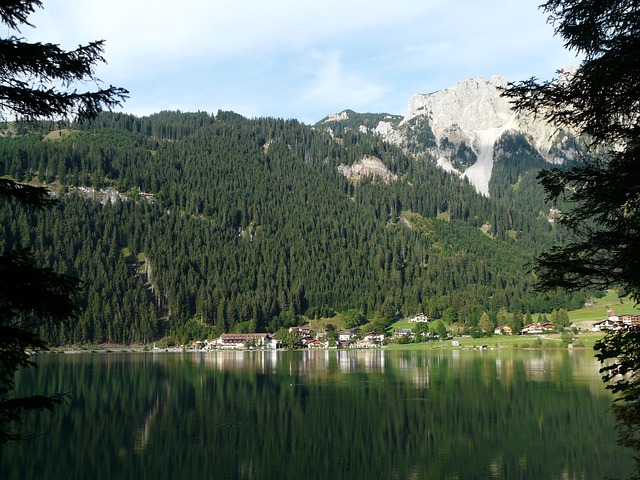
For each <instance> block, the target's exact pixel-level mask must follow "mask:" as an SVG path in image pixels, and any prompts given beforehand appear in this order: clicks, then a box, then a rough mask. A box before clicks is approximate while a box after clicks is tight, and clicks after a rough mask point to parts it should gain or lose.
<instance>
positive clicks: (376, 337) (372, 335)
mask: <svg viewBox="0 0 640 480" xmlns="http://www.w3.org/2000/svg"><path fill="white" fill-rule="evenodd" d="M363 340H368V341H370V342H376V343H382V342H384V334H383V333H378V332H376V331H375V330H374V331H373V332H368V333H365V334H364V337H363Z"/></svg>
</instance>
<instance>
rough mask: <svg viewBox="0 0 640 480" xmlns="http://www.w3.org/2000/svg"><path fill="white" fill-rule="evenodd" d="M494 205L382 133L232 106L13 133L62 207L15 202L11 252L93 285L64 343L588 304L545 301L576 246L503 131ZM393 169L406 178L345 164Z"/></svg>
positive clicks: (5, 133)
mask: <svg viewBox="0 0 640 480" xmlns="http://www.w3.org/2000/svg"><path fill="white" fill-rule="evenodd" d="M496 151H497V152H498V153H497V157H496V166H495V169H496V171H497V172H499V174H498V175H495V178H496V180H494V181H492V184H491V185H490V189H491V198H487V197H483V196H481V195H479V194H477V193H476V192H475V190H474V188H473V187H472V186H471V185H469V184H468V183H467V182H466V181H463V180H461V179H460V178H458V177H457V176H453V175H450V174H447V173H445V172H443V171H442V170H440V169H438V168H437V167H436V166H435V164H434V163H433V162H431V161H428V159H424V158H419V159H417V158H414V157H412V156H410V155H408V154H406V153H404V152H403V151H402V150H400V149H399V148H397V147H395V146H392V145H390V144H387V143H385V142H383V141H382V140H381V139H380V138H378V137H376V136H373V135H368V134H362V133H357V131H350V130H345V131H344V132H343V133H340V134H336V133H332V132H330V131H328V130H324V129H322V128H317V127H311V126H308V125H304V124H301V123H299V122H297V121H295V120H281V119H273V118H260V119H246V118H244V117H242V116H240V115H237V114H235V113H232V112H218V113H217V114H216V115H211V114H207V113H180V112H162V113H158V114H155V115H151V116H148V117H136V116H133V115H127V114H117V113H104V114H102V115H100V116H99V117H98V118H97V119H96V120H94V121H93V122H91V123H89V124H82V125H79V124H78V125H76V124H61V123H56V124H39V125H32V124H20V123H18V124H5V125H3V126H0V176H7V177H10V178H12V179H15V180H18V181H20V182H27V183H34V184H39V185H46V186H47V187H49V188H50V189H51V191H52V192H53V194H54V195H55V196H56V197H57V198H58V200H59V201H58V203H57V204H56V205H55V206H54V207H53V208H51V209H47V210H45V211H43V212H37V213H34V212H32V211H30V210H28V209H25V208H24V207H21V206H19V205H13V204H8V203H3V204H2V205H0V217H1V221H2V229H1V230H0V244H1V245H0V246H2V248H3V249H4V250H11V249H13V248H15V247H17V246H26V247H29V248H30V249H31V251H32V254H33V257H34V260H35V261H36V264H38V265H40V266H43V267H51V268H52V269H54V270H55V271H57V272H60V273H65V274H69V275H73V276H76V277H79V278H80V279H81V280H82V282H83V289H82V293H81V295H80V296H79V298H78V299H77V302H78V303H79V305H80V306H81V308H82V313H81V315H80V317H79V318H78V319H77V321H75V322H73V323H72V324H70V325H66V326H64V327H61V328H55V329H51V330H50V331H46V332H41V333H43V334H44V335H45V337H46V338H48V339H49V340H50V341H51V342H52V343H53V344H71V343H83V344H84V343H105V342H108V343H123V344H129V343H147V342H152V341H155V340H158V339H161V338H169V339H174V340H175V341H176V342H178V341H185V340H186V339H189V338H196V337H201V338H204V337H207V336H209V337H211V336H212V335H215V334H219V333H222V332H229V331H233V332H251V331H276V330H277V329H279V328H281V327H284V326H289V325H292V324H297V323H301V322H304V321H305V317H306V318H317V317H331V316H333V315H334V314H335V313H336V312H344V311H346V310H350V309H356V310H359V311H360V312H361V313H362V314H363V316H364V317H365V318H369V319H372V318H376V319H379V320H380V321H390V320H391V319H393V318H395V317H398V316H402V315H404V316H411V315H414V314H416V313H420V312H424V313H425V314H427V315H428V316H429V317H430V318H432V319H443V320H445V321H446V322H448V323H451V322H457V323H459V324H461V325H463V326H469V327H471V326H474V325H476V324H477V323H478V321H479V319H480V317H481V315H482V313H483V312H488V313H489V314H490V315H493V316H494V317H495V315H496V314H497V312H498V311H499V310H500V309H505V308H506V309H507V310H508V311H510V312H520V313H522V314H525V313H527V312H546V311H551V310H552V309H556V308H573V307H577V306H578V305H579V304H580V302H581V300H582V297H581V296H577V295H576V296H568V294H566V293H560V292H559V293H557V294H555V295H549V294H542V293H539V292H537V291H535V289H534V288H533V284H534V281H535V278H534V276H533V274H532V273H530V272H529V268H530V263H531V261H532V260H533V257H534V256H535V255H536V254H538V253H540V252H541V251H543V250H545V249H548V248H549V247H550V246H551V245H552V244H553V243H554V242H557V241H562V238H561V235H560V234H559V233H558V231H557V229H556V227H555V225H554V223H553V222H550V221H549V218H548V215H547V214H548V212H549V206H545V205H544V202H543V192H542V190H541V189H540V187H539V186H538V185H537V184H536V182H535V175H536V173H537V171H538V170H539V169H540V168H542V167H543V166H544V164H543V162H542V160H541V159H540V158H536V154H535V152H534V151H531V149H527V146H526V142H525V141H524V140H523V139H522V138H519V137H517V136H515V137H514V136H511V137H505V138H504V139H503V140H502V141H501V143H500V145H499V146H497V148H496ZM364 156H374V157H377V158H379V159H380V160H381V161H382V162H383V163H384V164H385V165H386V166H387V167H388V169H389V170H390V171H391V172H392V173H393V174H394V175H397V180H396V181H391V182H388V183H387V182H385V181H383V180H381V179H379V178H377V177H365V178H361V179H359V180H357V181H354V180H350V179H348V178H346V177H345V176H343V174H342V173H341V171H340V170H339V169H338V166H340V165H347V166H349V165H353V164H355V163H357V162H359V161H360V160H361V159H362V158H363V157H364Z"/></svg>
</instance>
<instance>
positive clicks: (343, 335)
mask: <svg viewBox="0 0 640 480" xmlns="http://www.w3.org/2000/svg"><path fill="white" fill-rule="evenodd" d="M338 340H339V341H340V342H348V341H349V340H351V332H345V331H344V330H339V331H338Z"/></svg>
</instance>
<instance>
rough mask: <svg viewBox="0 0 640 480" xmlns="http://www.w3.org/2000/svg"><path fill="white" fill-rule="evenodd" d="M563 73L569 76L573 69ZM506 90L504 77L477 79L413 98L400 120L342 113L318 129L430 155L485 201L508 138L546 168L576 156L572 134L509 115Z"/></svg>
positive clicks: (531, 119) (529, 117) (384, 116)
mask: <svg viewBox="0 0 640 480" xmlns="http://www.w3.org/2000/svg"><path fill="white" fill-rule="evenodd" d="M565 72H567V74H569V75H570V74H571V69H570V68H568V69H565ZM559 81H563V78H562V77H561V78H560V80H559ZM507 84H508V81H507V79H506V78H505V77H504V76H502V75H494V76H493V77H492V78H491V79H490V80H485V79H483V78H480V77H475V78H471V79H468V80H464V81H462V82H459V83H456V84H455V85H453V86H451V87H449V88H446V89H443V90H438V91H436V92H433V93H428V94H416V95H413V96H412V97H411V99H410V100H409V106H408V108H407V112H406V114H405V115H404V117H399V116H393V115H388V114H357V113H355V112H352V111H344V112H341V113H340V114H335V115H330V116H328V117H326V118H325V119H324V120H323V121H322V122H319V125H325V126H328V125H331V128H343V129H352V130H358V131H361V132H371V133H373V134H377V135H380V136H381V137H383V138H385V139H386V140H387V141H389V142H392V143H395V144H396V145H399V146H401V147H403V148H405V149H406V150H408V151H410V152H411V153H414V154H418V155H420V154H428V156H429V157H433V158H435V159H436V161H437V163H438V165H439V166H440V167H442V168H443V169H445V170H447V171H449V172H453V173H456V174H458V175H460V176H462V177H465V178H468V179H469V181H470V182H471V183H472V184H473V185H474V186H475V187H476V190H477V191H478V192H480V193H482V194H483V195H486V196H488V195H489V181H490V180H491V174H492V170H493V165H494V146H495V145H496V142H497V141H498V140H499V139H500V138H501V137H502V136H503V135H504V134H505V133H507V132H509V133H515V134H521V135H523V136H524V137H525V138H526V140H527V141H528V142H529V143H530V144H531V146H533V147H534V148H535V150H536V151H537V152H538V153H539V154H540V156H541V157H542V158H543V159H544V160H546V161H547V162H550V163H562V162H563V161H564V160H566V159H567V158H571V157H572V156H573V155H574V152H573V150H572V149H571V148H570V147H569V146H568V145H569V142H568V138H570V137H571V136H572V135H571V134H570V133H569V135H567V134H566V133H567V132H560V131H558V129H557V128H555V127H553V126H551V125H549V124H547V123H545V122H543V121H541V120H539V119H536V118H534V117H533V116H532V115H528V114H525V113H516V112H515V111H514V110H513V108H512V106H511V103H510V102H509V100H508V99H506V98H504V97H502V96H501V93H502V88H504V87H506V86H507Z"/></svg>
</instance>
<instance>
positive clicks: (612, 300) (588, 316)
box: [569, 290, 640, 322]
mask: <svg viewBox="0 0 640 480" xmlns="http://www.w3.org/2000/svg"><path fill="white" fill-rule="evenodd" d="M609 310H613V311H614V312H615V313H616V314H618V315H626V314H640V309H638V308H636V306H635V301H633V300H631V299H629V298H620V297H618V294H617V292H615V291H614V290H609V291H608V292H607V294H606V295H605V296H604V297H602V298H597V299H595V300H594V301H593V306H589V307H583V308H580V309H578V310H572V311H570V312H569V320H571V321H572V322H586V321H591V322H597V321H600V320H604V319H605V318H607V317H608V316H609Z"/></svg>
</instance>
